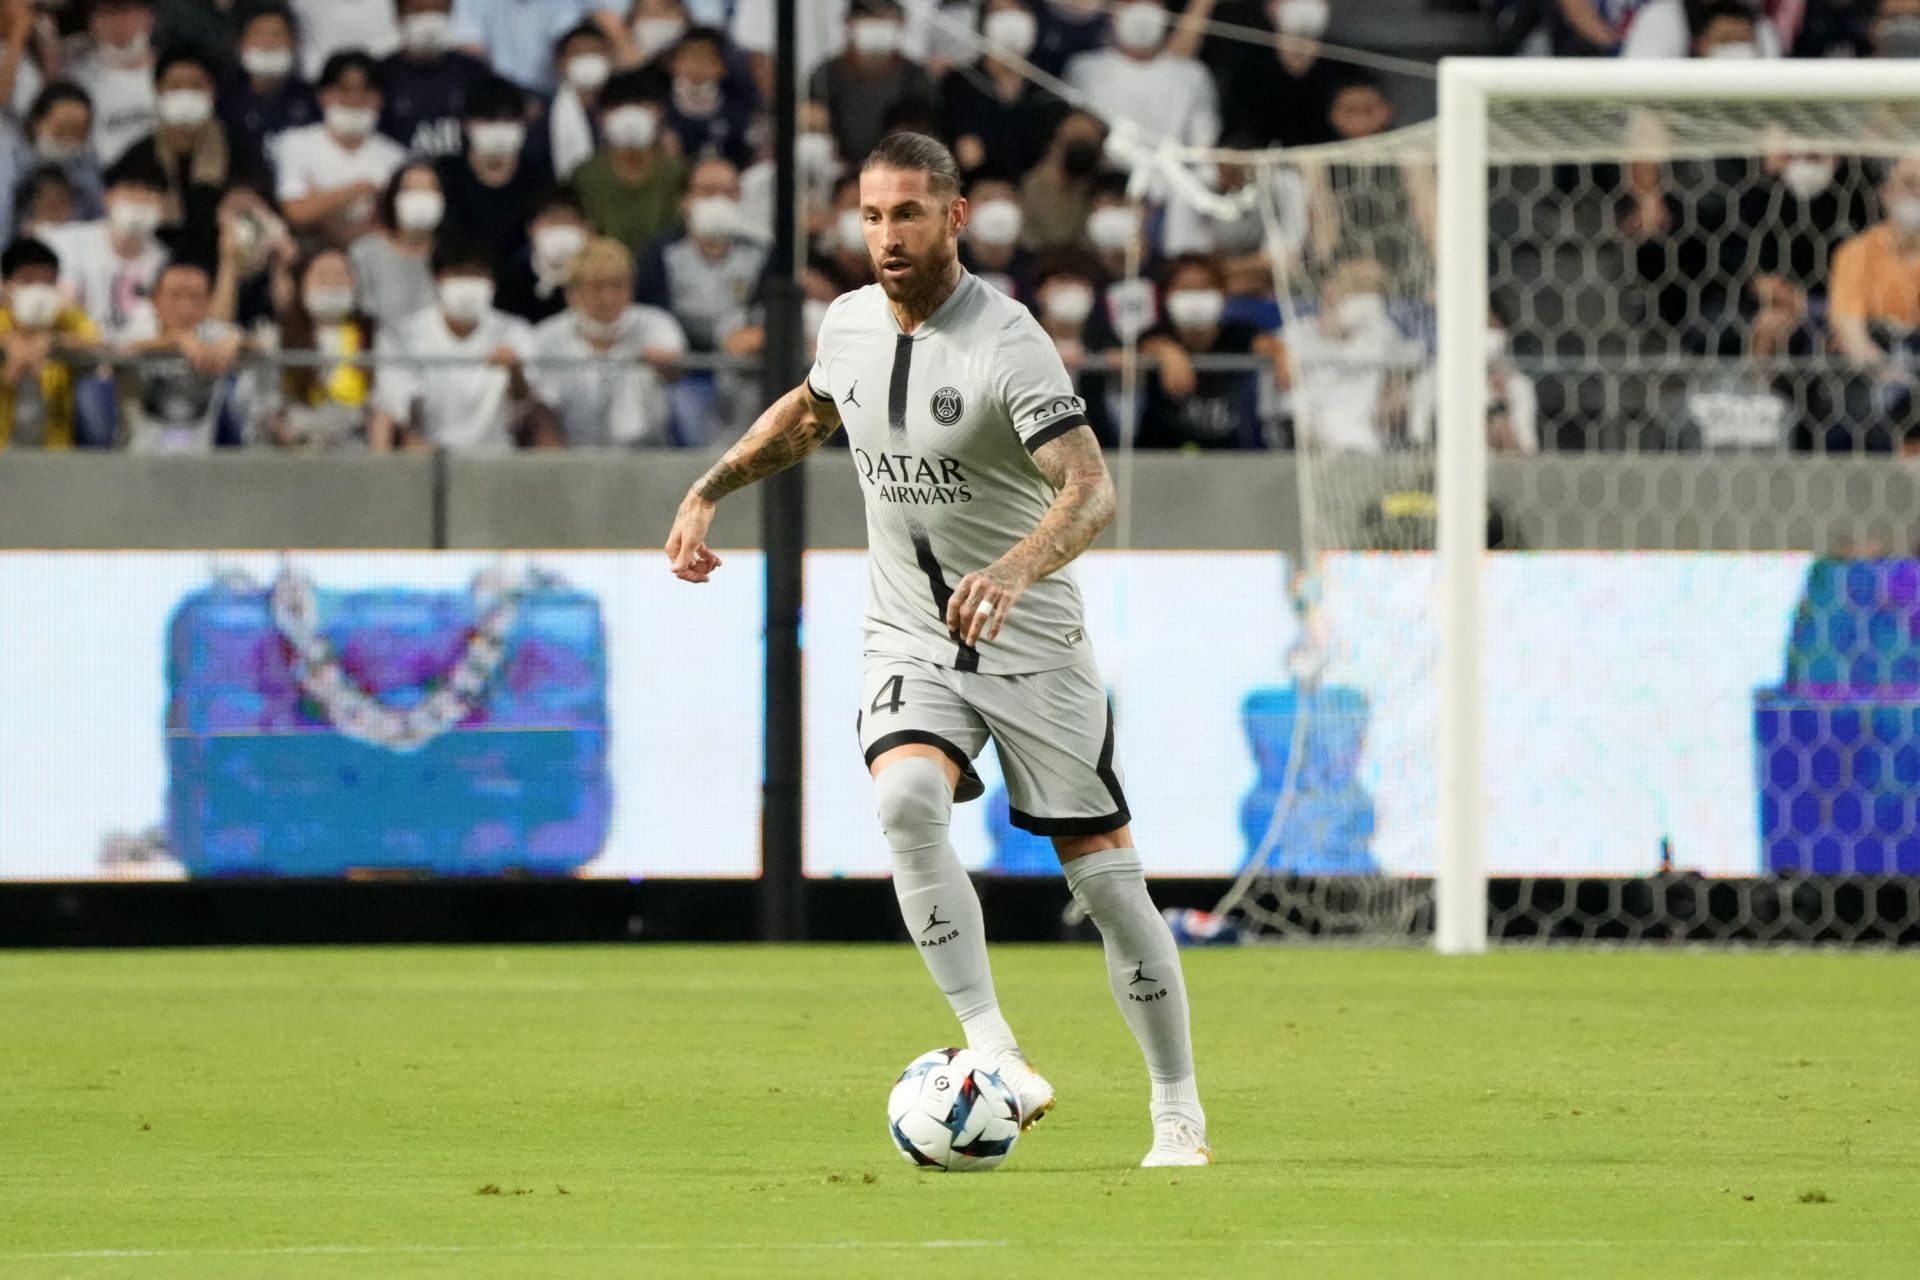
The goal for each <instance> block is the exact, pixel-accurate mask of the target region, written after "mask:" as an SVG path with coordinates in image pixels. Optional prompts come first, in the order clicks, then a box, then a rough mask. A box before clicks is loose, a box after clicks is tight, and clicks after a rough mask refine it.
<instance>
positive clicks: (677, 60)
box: [666, 27, 759, 169]
mask: <svg viewBox="0 0 1920 1280" xmlns="http://www.w3.org/2000/svg"><path fill="white" fill-rule="evenodd" d="M666 71H667V74H668V76H669V87H668V92H667V116H666V125H667V128H668V129H670V130H672V132H673V135H674V136H675V137H676V138H678V139H679V140H680V151H681V154H683V155H685V156H688V157H689V158H692V159H700V158H703V157H706V156H720V157H722V158H724V159H725V160H727V161H729V162H730V163H731V164H732V165H733V166H734V167H735V168H736V169H739V168H744V167H745V166H747V165H749V164H751V163H752V162H753V145H752V142H751V141H750V139H749V135H750V133H751V130H752V128H753V119H754V111H755V109H756V108H757V107H758V105H759V102H758V95H757V94H755V92H754V90H753V84H752V82H751V81H750V80H743V79H737V78H735V77H733V76H731V75H730V74H729V73H728V69H727V40H726V37H725V36H724V35H722V34H721V33H720V32H718V31H716V30H714V29H713V28H712V27H696V28H694V29H693V30H692V31H689V32H687V34H686V35H684V36H682V37H681V39H680V43H679V44H677V45H675V46H674V47H673V51H672V52H671V53H669V54H668V55H667V57H666Z"/></svg>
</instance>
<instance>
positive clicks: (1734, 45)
mask: <svg viewBox="0 0 1920 1280" xmlns="http://www.w3.org/2000/svg"><path fill="white" fill-rule="evenodd" d="M1707 56H1708V57H1709V58H1757V57H1759V56H1760V46H1759V45H1757V44H1755V43H1753V41H1751V40H1729V41H1726V42H1724V43H1722V44H1716V45H1714V46H1713V47H1712V48H1710V49H1708V50H1707Z"/></svg>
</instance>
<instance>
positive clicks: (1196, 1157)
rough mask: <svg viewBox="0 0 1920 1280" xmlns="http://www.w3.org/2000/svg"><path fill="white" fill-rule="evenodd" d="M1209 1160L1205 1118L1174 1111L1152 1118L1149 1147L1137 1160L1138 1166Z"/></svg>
mask: <svg viewBox="0 0 1920 1280" xmlns="http://www.w3.org/2000/svg"><path fill="white" fill-rule="evenodd" d="M1212 1163H1213V1147H1212V1145H1211V1144H1210V1143H1208V1141H1207V1124H1206V1121H1205V1120H1200V1121H1197V1122H1196V1121H1195V1120H1194V1119H1193V1118H1192V1117H1190V1116H1187V1115H1185V1114H1183V1113H1181V1112H1178V1111H1166V1112H1162V1113H1161V1114H1159V1115H1157V1116H1155V1117H1154V1118H1153V1150H1151V1151H1149V1152H1147V1158H1146V1159H1144V1160H1142V1161H1141V1162H1140V1167H1141V1168H1142V1169H1185V1168H1191V1167H1194V1166H1196V1165H1203V1164H1212Z"/></svg>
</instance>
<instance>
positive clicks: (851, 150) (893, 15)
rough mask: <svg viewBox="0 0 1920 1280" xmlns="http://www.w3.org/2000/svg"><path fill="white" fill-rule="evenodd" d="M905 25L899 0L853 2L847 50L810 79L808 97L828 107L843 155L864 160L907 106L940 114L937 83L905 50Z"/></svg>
mask: <svg viewBox="0 0 1920 1280" xmlns="http://www.w3.org/2000/svg"><path fill="white" fill-rule="evenodd" d="M905 25H906V24H905V18H904V15H903V13H902V11H901V8H900V5H899V3H898V0H854V3H853V5H852V6H851V7H850V8H849V10H848V13H847V47H846V50H845V52H843V53H841V54H839V55H838V56H836V57H835V58H833V59H832V60H831V61H829V62H827V63H826V64H824V65H823V66H821V67H820V68H818V69H817V70H816V71H815V72H814V73H813V74H812V75H811V76H809V77H808V78H807V98H808V100H809V101H812V102H817V103H819V104H820V105H821V106H823V107H825V108H826V110H827V117H828V120H829V121H830V122H831V123H830V128H831V130H832V133H833V141H834V146H835V147H836V148H837V149H838V150H839V152H840V154H841V155H843V156H858V157H860V158H861V159H863V160H864V159H865V158H866V155H867V153H868V152H869V151H872V150H873V148H874V146H875V145H876V144H878V143H879V141H880V139H881V138H882V137H883V136H885V132H886V130H885V122H886V119H887V117H888V115H889V114H891V113H893V112H896V111H898V110H899V109H900V108H902V107H906V108H908V109H910V110H921V111H925V112H927V113H929V114H932V115H935V116H937V115H938V113H939V103H938V100H937V99H936V97H935V95H934V88H933V81H932V80H931V79H929V78H928V76H927V73H926V70H925V69H924V68H922V67H921V66H920V65H919V64H917V63H915V62H912V61H910V60H909V59H908V58H907V57H906V56H905V55H904V54H903V53H901V51H900V41H901V35H902V32H903V31H904V30H905Z"/></svg>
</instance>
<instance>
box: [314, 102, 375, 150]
mask: <svg viewBox="0 0 1920 1280" xmlns="http://www.w3.org/2000/svg"><path fill="white" fill-rule="evenodd" d="M324 118H325V120H326V122H327V129H328V131H329V132H331V133H332V134H334V135H335V136H336V137H340V138H346V139H348V140H349V141H354V142H357V141H359V140H360V139H361V138H364V137H366V136H367V135H368V134H370V133H372V132H373V126H374V125H376V124H378V123H380V117H379V116H378V115H377V114H375V112H374V110H373V108H372V107H341V106H332V107H328V108H327V109H326V111H325V113H324Z"/></svg>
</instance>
